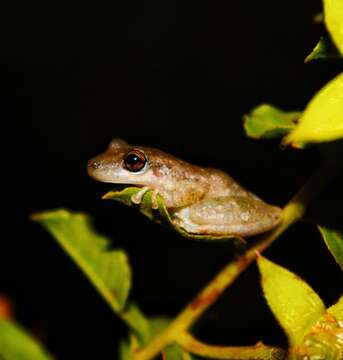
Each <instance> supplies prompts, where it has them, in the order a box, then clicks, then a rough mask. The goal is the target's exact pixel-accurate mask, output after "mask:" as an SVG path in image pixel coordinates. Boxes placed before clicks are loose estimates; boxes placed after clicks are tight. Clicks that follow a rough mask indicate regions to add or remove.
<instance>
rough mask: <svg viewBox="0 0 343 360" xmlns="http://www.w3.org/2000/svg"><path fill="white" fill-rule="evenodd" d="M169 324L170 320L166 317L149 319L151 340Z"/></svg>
mask: <svg viewBox="0 0 343 360" xmlns="http://www.w3.org/2000/svg"><path fill="white" fill-rule="evenodd" d="M169 324H170V319H169V318H168V317H166V316H155V317H152V318H150V319H149V325H150V335H151V337H152V338H153V337H154V336H156V335H157V334H160V333H161V332H162V331H163V330H164V329H166V328H167V326H168V325H169Z"/></svg>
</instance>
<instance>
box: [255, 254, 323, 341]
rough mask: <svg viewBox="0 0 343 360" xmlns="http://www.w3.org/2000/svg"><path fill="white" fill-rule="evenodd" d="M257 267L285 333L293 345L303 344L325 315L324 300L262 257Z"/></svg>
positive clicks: (281, 268)
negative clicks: (309, 332) (314, 326)
mask: <svg viewBox="0 0 343 360" xmlns="http://www.w3.org/2000/svg"><path fill="white" fill-rule="evenodd" d="M258 266H259V269H260V272H261V280H262V288H263V292H264V296H265V297H266V299H267V302H268V305H269V307H270V308H271V310H272V312H273V314H274V316H275V317H276V319H277V320H278V321H279V323H280V325H281V326H282V328H283V329H284V331H285V332H286V334H287V336H288V338H289V342H290V345H291V346H296V345H298V344H301V343H302V341H303V337H304V335H305V334H306V333H307V331H308V330H309V329H310V328H311V326H312V325H313V324H314V323H315V322H316V321H317V320H318V319H319V318H320V317H321V316H322V315H323V314H324V313H325V306H324V304H323V302H322V300H321V299H320V297H319V296H318V295H317V294H316V293H315V292H314V291H313V290H312V289H311V287H310V286H309V285H308V284H306V282H304V281H303V280H302V279H300V278H299V277H298V276H297V275H295V274H293V273H292V272H290V271H289V270H287V269H285V268H283V267H281V266H279V265H276V264H274V263H273V262H271V261H269V260H267V259H266V258H264V257H262V256H261V257H259V259H258Z"/></svg>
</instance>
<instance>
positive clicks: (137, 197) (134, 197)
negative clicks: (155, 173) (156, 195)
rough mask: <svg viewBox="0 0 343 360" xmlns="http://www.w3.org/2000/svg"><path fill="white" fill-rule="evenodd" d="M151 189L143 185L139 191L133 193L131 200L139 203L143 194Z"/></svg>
mask: <svg viewBox="0 0 343 360" xmlns="http://www.w3.org/2000/svg"><path fill="white" fill-rule="evenodd" d="M148 190H149V188H148V187H143V188H142V189H140V190H139V191H137V192H136V193H135V194H133V195H132V196H131V201H132V202H133V203H134V204H136V205H139V204H140V203H141V202H142V199H143V196H144V194H145V193H146V192H147V191H148Z"/></svg>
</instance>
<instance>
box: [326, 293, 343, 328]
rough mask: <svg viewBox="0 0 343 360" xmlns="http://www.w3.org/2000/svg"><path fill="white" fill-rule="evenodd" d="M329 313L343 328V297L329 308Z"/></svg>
mask: <svg viewBox="0 0 343 360" xmlns="http://www.w3.org/2000/svg"><path fill="white" fill-rule="evenodd" d="M328 313H329V314H331V315H332V316H334V317H335V318H336V319H337V320H338V321H340V322H341V323H342V327H343V295H342V296H341V297H340V298H339V300H338V301H337V302H336V304H334V305H332V306H331V307H329V308H328Z"/></svg>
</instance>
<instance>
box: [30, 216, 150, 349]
mask: <svg viewBox="0 0 343 360" xmlns="http://www.w3.org/2000/svg"><path fill="white" fill-rule="evenodd" d="M32 219H33V220H35V221H37V222H39V223H40V224H41V225H42V226H44V227H45V228H46V229H47V230H48V231H49V232H50V233H51V234H52V235H53V236H54V238H55V239H56V240H57V242H58V243H59V244H60V246H61V247H62V248H63V250H64V251H65V252H66V253H67V254H68V255H69V256H70V257H71V258H72V259H73V261H74V262H75V263H76V264H77V265H78V266H79V268H80V269H81V270H82V271H83V273H84V274H85V275H86V276H87V278H88V279H89V280H90V282H91V283H92V284H93V286H94V287H95V288H96V289H97V290H98V292H99V293H100V294H101V296H102V297H103V298H104V299H105V301H106V302H107V303H108V304H109V306H110V307H111V308H112V310H113V311H114V312H115V313H116V314H117V315H118V316H119V317H120V318H122V319H123V320H124V321H125V322H126V323H127V324H128V325H129V326H130V327H131V328H132V329H133V330H134V331H135V332H136V334H137V336H139V338H140V341H141V342H144V340H145V339H146V338H147V337H148V325H147V323H146V320H145V318H144V316H143V315H142V314H141V312H140V310H139V309H138V308H137V306H136V305H134V304H133V303H127V297H128V294H129V291H130V288H131V269H130V265H129V261H128V258H127V255H126V253H125V252H124V251H123V250H120V249H119V250H118V249H115V250H112V249H111V242H110V240H109V239H108V238H106V237H105V236H103V235H100V234H99V233H97V232H96V231H95V230H94V229H93V226H92V222H91V219H90V218H89V217H88V216H87V215H85V214H82V213H75V212H70V211H68V210H65V209H58V210H52V211H45V212H41V213H37V214H34V215H33V216H32Z"/></svg>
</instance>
